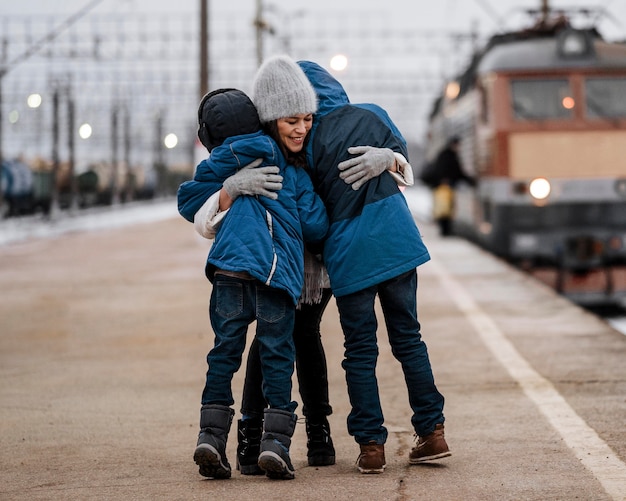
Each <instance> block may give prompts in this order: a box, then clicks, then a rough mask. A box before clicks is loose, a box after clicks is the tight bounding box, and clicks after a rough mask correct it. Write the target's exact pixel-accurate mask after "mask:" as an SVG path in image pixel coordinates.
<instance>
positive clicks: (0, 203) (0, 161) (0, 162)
mask: <svg viewBox="0 0 626 501" xmlns="http://www.w3.org/2000/svg"><path fill="white" fill-rule="evenodd" d="M3 77H4V68H1V69H0V219H2V218H3V217H4V193H2V170H3V169H4V154H3V151H4V150H3V146H2V122H3V121H4V115H3V113H2V80H3Z"/></svg>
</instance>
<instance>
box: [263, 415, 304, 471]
mask: <svg viewBox="0 0 626 501" xmlns="http://www.w3.org/2000/svg"><path fill="white" fill-rule="evenodd" d="M296 419H297V416H296V415H295V414H294V413H293V412H289V411H283V410H280V409H265V419H264V420H263V437H262V438H261V453H260V454H259V467H260V468H261V469H262V470H263V471H264V472H265V474H266V475H267V476H268V477H269V478H276V479H282V480H292V479H293V478H294V477H295V473H296V472H295V469H294V467H293V465H292V464H291V458H290V457H289V447H290V446H291V437H292V436H293V432H294V430H295V429H296Z"/></svg>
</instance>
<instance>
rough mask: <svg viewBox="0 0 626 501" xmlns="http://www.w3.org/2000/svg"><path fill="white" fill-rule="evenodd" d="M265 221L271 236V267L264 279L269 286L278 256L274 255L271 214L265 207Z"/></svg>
mask: <svg viewBox="0 0 626 501" xmlns="http://www.w3.org/2000/svg"><path fill="white" fill-rule="evenodd" d="M265 222H266V223H267V229H268V230H269V232H270V237H271V238H272V255H273V258H272V268H271V269H270V273H269V275H268V276H267V280H266V281H265V285H267V286H269V285H270V282H271V281H272V278H274V273H276V265H277V262H278V256H277V255H276V246H275V245H274V220H273V219H272V215H271V214H270V212H269V211H268V210H267V209H266V210H265Z"/></svg>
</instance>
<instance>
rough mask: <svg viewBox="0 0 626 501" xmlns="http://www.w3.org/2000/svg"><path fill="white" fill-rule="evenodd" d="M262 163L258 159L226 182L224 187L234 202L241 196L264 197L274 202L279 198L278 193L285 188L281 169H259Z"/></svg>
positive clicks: (272, 166) (273, 166)
mask: <svg viewBox="0 0 626 501" xmlns="http://www.w3.org/2000/svg"><path fill="white" fill-rule="evenodd" d="M261 161H262V160H261V159H260V158H258V159H256V160H255V161H254V162H252V163H250V164H248V165H246V166H245V167H244V168H243V169H241V170H240V171H239V172H237V173H236V174H233V175H232V176H230V177H229V178H228V179H226V181H224V184H223V187H224V189H225V190H226V193H228V196H229V197H230V198H232V199H233V201H234V200H235V199H236V198H237V197H239V196H240V195H262V196H264V197H268V198H271V199H272V200H276V199H277V198H278V193H276V192H277V191H280V190H281V189H282V188H283V176H281V175H279V174H278V173H279V172H280V169H279V168H278V167H276V166H275V165H270V166H267V167H258V168H257V165H259V164H260V163H261Z"/></svg>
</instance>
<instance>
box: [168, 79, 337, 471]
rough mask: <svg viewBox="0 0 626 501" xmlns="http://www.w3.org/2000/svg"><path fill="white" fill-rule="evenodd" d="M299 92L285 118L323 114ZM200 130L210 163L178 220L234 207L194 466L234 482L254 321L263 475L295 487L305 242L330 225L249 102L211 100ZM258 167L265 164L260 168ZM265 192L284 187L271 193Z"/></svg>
mask: <svg viewBox="0 0 626 501" xmlns="http://www.w3.org/2000/svg"><path fill="white" fill-rule="evenodd" d="M292 90H293V92H296V93H298V99H293V100H291V101H289V100H288V101H286V102H288V103H290V104H292V105H293V109H289V110H285V111H286V114H285V116H291V115H296V114H299V113H306V114H310V113H313V112H315V111H316V107H317V103H316V98H315V94H314V93H313V92H312V90H311V91H310V92H309V89H308V88H307V89H305V93H304V95H305V96H308V97H309V99H302V92H301V89H298V88H297V87H296V88H294V89H292ZM307 93H308V94H307ZM287 111H288V113H287ZM199 122H200V128H199V131H198V136H199V138H200V140H201V142H202V143H203V144H204V145H205V146H206V147H207V149H208V150H209V151H210V156H209V158H207V159H206V160H204V161H202V162H201V163H200V164H199V165H198V167H197V169H196V172H195V175H194V179H193V180H192V181H187V182H185V183H183V184H182V185H181V186H180V188H179V191H178V205H179V212H180V213H181V215H183V217H185V218H186V219H187V220H189V221H193V218H194V215H195V214H196V213H197V212H198V210H199V209H200V207H201V206H202V205H203V204H204V203H205V202H206V201H207V199H208V198H209V197H210V196H211V195H214V194H215V193H217V192H218V191H219V190H220V189H221V188H222V186H223V187H224V190H222V192H223V191H226V192H227V193H228V195H229V197H230V199H231V200H232V199H234V201H233V202H232V206H230V208H229V210H228V212H227V213H226V215H225V217H224V219H223V220H222V221H221V223H220V225H219V228H218V229H217V233H216V235H215V241H214V243H213V246H212V247H211V250H210V252H209V256H208V259H207V265H206V275H207V277H208V278H209V280H210V281H211V282H212V284H213V290H212V293H211V301H210V306H209V310H210V320H211V325H212V327H213V331H214V333H215V344H214V347H213V348H212V349H211V350H210V352H209V354H208V355H207V362H208V366H209V368H208V371H207V374H206V384H205V388H204V391H203V393H202V408H201V414H200V434H199V437H198V444H197V447H196V450H195V452H194V460H195V462H196V463H197V464H198V465H199V468H200V474H201V475H203V476H206V477H210V478H229V477H230V475H231V468H230V464H229V463H228V460H227V459H226V454H225V450H226V440H227V436H228V432H229V430H230V425H231V422H232V419H233V415H234V410H233V409H232V408H231V406H232V405H233V403H234V399H233V395H232V388H231V381H232V377H233V375H234V373H235V372H236V371H237V370H238V369H239V367H240V365H241V359H242V355H243V352H244V349H245V345H246V333H247V329H248V326H249V325H250V324H251V323H252V322H254V321H256V322H257V329H256V340H257V342H258V343H259V350H260V355H261V364H262V368H263V392H264V396H265V399H266V400H267V402H268V405H269V408H268V409H267V410H266V411H265V419H264V425H263V426H264V432H263V438H262V440H261V453H260V455H259V466H260V467H261V468H262V469H263V470H264V471H265V472H266V475H267V476H269V477H271V478H281V479H291V478H294V468H293V466H292V464H291V461H290V458H289V446H290V443H291V437H292V435H293V432H294V429H295V422H296V415H295V414H294V410H295V408H296V405H297V404H296V402H293V401H292V400H291V386H292V384H291V377H292V374H293V366H294V357H295V355H294V345H293V336H292V332H293V322H294V314H295V308H296V304H297V302H298V298H299V297H300V293H301V290H302V285H303V275H304V270H303V266H304V265H303V255H304V242H305V241H306V242H317V241H321V240H322V239H323V238H324V237H325V234H326V231H327V230H328V218H327V216H326V211H325V208H324V205H323V203H322V201H321V200H320V198H319V197H318V196H317V195H316V194H315V192H314V191H313V185H312V182H311V180H310V178H309V176H308V174H307V173H306V172H305V171H304V170H303V169H302V168H297V167H294V166H293V165H288V164H287V162H286V160H285V157H284V156H283V154H282V153H281V151H280V148H279V146H278V144H277V143H276V142H275V141H274V140H273V139H272V138H271V137H269V136H268V135H266V134H265V133H263V132H261V124H260V121H259V118H258V113H257V111H256V108H255V107H254V105H253V104H252V102H251V101H250V99H249V98H248V96H246V95H245V94H244V93H243V92H241V91H239V90H236V89H220V90H217V91H214V92H211V93H209V94H207V95H206V96H205V97H204V98H203V100H202V102H201V104H200V109H199ZM256 159H262V160H261V164H260V165H259V166H258V167H257V166H256V164H255V162H254V161H255V160H256ZM268 166H275V167H268ZM276 168H277V169H276ZM276 170H277V171H278V172H276ZM267 182H269V183H270V184H271V183H272V182H273V183H277V182H279V183H281V184H282V187H281V189H280V190H279V191H268V190H266V189H265V186H267V184H266V183H267ZM254 193H264V194H265V196H264V195H253V194H254Z"/></svg>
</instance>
